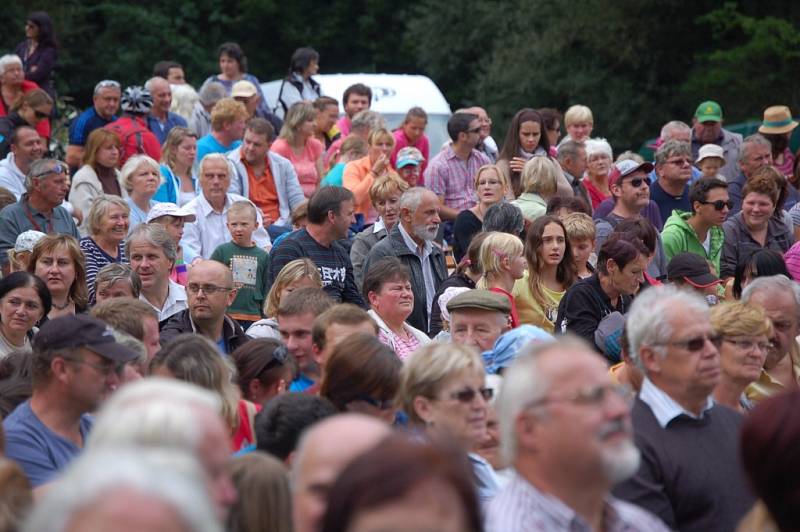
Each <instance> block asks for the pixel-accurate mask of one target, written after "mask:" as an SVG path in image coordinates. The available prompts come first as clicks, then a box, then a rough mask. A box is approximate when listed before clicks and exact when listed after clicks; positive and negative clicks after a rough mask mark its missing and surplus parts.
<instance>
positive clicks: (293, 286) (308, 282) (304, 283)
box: [278, 277, 318, 301]
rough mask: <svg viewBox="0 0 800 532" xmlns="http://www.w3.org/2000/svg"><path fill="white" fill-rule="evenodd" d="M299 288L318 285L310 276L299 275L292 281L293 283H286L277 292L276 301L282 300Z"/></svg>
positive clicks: (316, 286)
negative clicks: (299, 276)
mask: <svg viewBox="0 0 800 532" xmlns="http://www.w3.org/2000/svg"><path fill="white" fill-rule="evenodd" d="M301 288H318V285H317V283H315V282H314V281H313V280H312V279H311V278H310V277H301V278H300V279H298V280H296V281H294V282H293V283H289V284H287V285H286V286H284V287H283V288H282V289H281V291H280V293H279V294H278V301H283V298H285V297H286V296H288V295H289V294H291V293H292V292H294V291H295V290H300V289H301Z"/></svg>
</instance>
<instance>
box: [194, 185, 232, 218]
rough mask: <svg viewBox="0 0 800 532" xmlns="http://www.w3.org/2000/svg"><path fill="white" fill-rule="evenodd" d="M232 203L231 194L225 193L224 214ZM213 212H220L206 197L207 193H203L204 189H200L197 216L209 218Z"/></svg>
mask: <svg viewBox="0 0 800 532" xmlns="http://www.w3.org/2000/svg"><path fill="white" fill-rule="evenodd" d="M231 203H232V201H231V196H230V194H225V205H223V207H222V212H223V214H224V213H225V210H226V209H227V208H228V207H229V206H230V204H231ZM212 214H219V213H218V212H217V211H215V210H214V207H212V206H211V204H210V203H209V202H208V200H207V199H206V195H205V194H203V191H202V190H201V191H200V194H198V195H197V217H198V218H200V217H203V218H208V217H209V216H211V215H212Z"/></svg>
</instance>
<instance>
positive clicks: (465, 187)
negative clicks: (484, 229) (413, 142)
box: [425, 145, 491, 212]
mask: <svg viewBox="0 0 800 532" xmlns="http://www.w3.org/2000/svg"><path fill="white" fill-rule="evenodd" d="M485 164H491V161H490V160H489V158H488V157H487V156H486V155H485V154H483V153H481V152H479V151H478V150H472V153H470V155H469V158H468V159H467V160H466V161H462V160H461V159H459V158H458V156H457V155H456V153H455V152H454V151H453V147H452V146H450V145H447V146H445V147H444V148H443V149H442V151H440V152H439V153H438V154H437V155H436V156H435V157H434V158H433V159H431V162H430V165H428V169H427V170H426V171H425V184H426V185H427V187H428V188H429V189H431V190H432V191H433V192H435V193H436V195H437V196H439V197H442V196H444V204H445V206H447V207H450V208H451V209H455V210H457V211H459V212H461V211H463V210H466V209H470V208H472V207H474V206H475V204H476V203H477V199H476V198H475V174H477V173H478V169H479V168H480V167H481V166H483V165H485Z"/></svg>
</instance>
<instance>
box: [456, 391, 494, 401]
mask: <svg viewBox="0 0 800 532" xmlns="http://www.w3.org/2000/svg"><path fill="white" fill-rule="evenodd" d="M478 394H481V397H483V399H484V400H485V401H489V400H491V398H492V397H494V390H493V389H492V388H481V389H480V390H476V389H475V388H464V389H463V390H461V391H458V392H453V393H451V394H450V399H455V400H457V401H458V402H459V403H471V402H472V401H474V400H475V396H476V395H478Z"/></svg>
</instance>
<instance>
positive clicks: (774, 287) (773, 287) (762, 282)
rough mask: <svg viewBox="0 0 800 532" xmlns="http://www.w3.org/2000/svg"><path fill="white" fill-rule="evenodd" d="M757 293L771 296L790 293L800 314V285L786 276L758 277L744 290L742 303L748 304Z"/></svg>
mask: <svg viewBox="0 0 800 532" xmlns="http://www.w3.org/2000/svg"><path fill="white" fill-rule="evenodd" d="M757 292H766V293H767V294H769V295H779V294H785V293H786V292H790V293H791V294H792V296H794V304H795V307H797V312H798V313H800V285H799V284H798V283H796V282H794V281H792V280H791V279H789V278H788V277H786V276H785V275H769V276H767V277H756V278H755V279H753V280H752V281H750V282H749V283H747V286H745V287H744V290H742V303H748V302H749V301H750V299H751V298H752V297H753V295H755V294H756V293H757Z"/></svg>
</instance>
